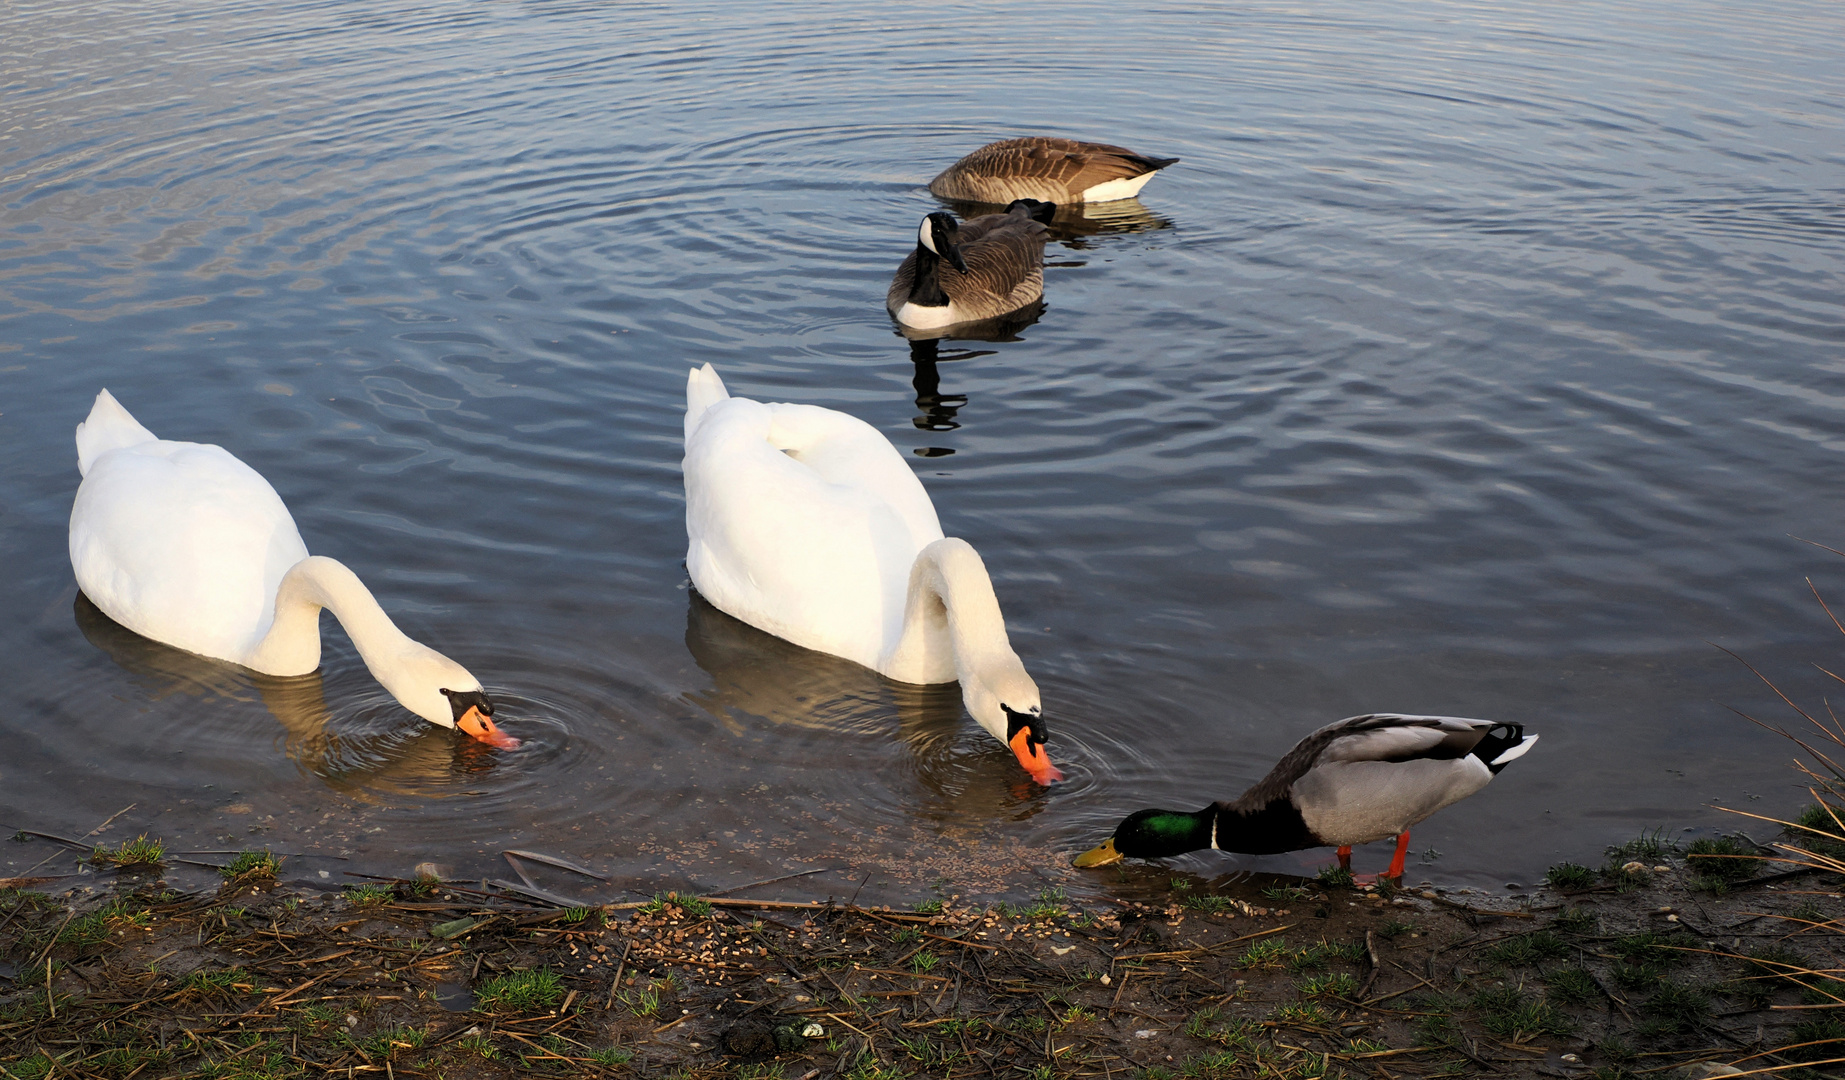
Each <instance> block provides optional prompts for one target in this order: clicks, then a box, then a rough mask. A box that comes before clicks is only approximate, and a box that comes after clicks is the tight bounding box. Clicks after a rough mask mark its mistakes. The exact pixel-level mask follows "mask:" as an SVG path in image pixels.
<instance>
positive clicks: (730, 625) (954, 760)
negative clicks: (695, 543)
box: [685, 589, 1047, 821]
mask: <svg viewBox="0 0 1845 1080" xmlns="http://www.w3.org/2000/svg"><path fill="white" fill-rule="evenodd" d="M686 592H687V594H688V596H689V598H690V604H689V605H688V609H687V611H686V628H685V644H686V648H687V649H688V650H689V651H690V652H691V654H692V659H693V660H694V661H696V662H697V664H698V666H699V667H700V668H701V669H703V670H704V672H705V673H706V674H707V675H709V676H711V682H712V687H711V689H709V690H703V691H697V692H693V693H689V694H687V695H686V697H687V699H688V700H690V701H692V702H693V703H694V704H696V705H698V706H699V707H701V708H703V709H704V710H705V711H706V712H708V713H710V714H711V715H712V716H714V717H716V718H717V719H718V720H719V721H720V722H721V723H723V724H724V726H725V727H726V728H728V729H729V730H730V731H731V732H732V733H733V734H737V735H741V734H743V733H744V732H745V731H746V730H747V721H746V720H745V719H744V718H746V717H755V718H760V719H762V720H766V721H768V722H770V723H771V724H774V725H776V726H777V727H781V728H784V729H792V730H790V731H789V736H790V738H789V740H788V743H787V744H786V750H787V752H788V753H789V754H790V755H791V756H790V758H789V762H790V764H792V765H795V766H796V767H798V768H802V769H813V770H819V769H824V768H825V767H826V763H825V762H822V761H815V760H813V754H814V752H815V748H816V747H820V748H822V750H821V752H825V751H824V748H825V747H829V746H834V745H837V744H838V743H839V742H840V741H841V740H844V739H850V740H855V741H856V740H865V741H871V740H880V741H881V740H887V739H888V738H889V737H890V736H889V717H890V715H891V713H892V712H895V713H896V715H897V737H898V739H899V740H900V741H901V742H902V743H903V746H904V750H905V752H906V757H907V759H908V760H907V766H908V770H909V771H910V772H911V773H913V774H914V776H915V778H916V780H917V782H918V783H919V784H920V785H921V787H922V788H923V790H924V792H925V793H926V796H927V800H928V804H933V806H931V805H928V804H925V805H923V806H921V807H916V808H914V810H915V812H916V813H918V814H920V815H922V816H923V817H925V818H930V817H933V818H936V819H938V820H965V819H966V818H968V817H970V816H971V817H974V818H976V819H977V820H983V821H984V820H991V818H993V817H994V816H996V815H1008V816H1011V817H1013V818H1015V819H1019V820H1023V819H1024V818H1028V817H1031V816H1032V815H1034V814H1036V813H1037V812H1038V810H1039V809H1041V808H1042V807H1043V806H1044V805H1045V803H1046V799H1045V794H1044V793H1045V791H1046V790H1047V789H1045V788H1044V787H1042V786H1040V785H1038V784H1036V783H1034V782H1032V781H1031V779H1030V778H1029V777H1026V776H1024V775H1023V774H1020V772H1019V769H1018V765H1017V762H1016V761H1014V759H1013V757H1012V755H1011V754H1010V753H1008V752H1007V751H1006V750H1005V749H1004V748H1002V747H1000V746H999V745H998V744H996V743H994V741H993V739H992V738H990V737H988V736H986V734H985V733H984V732H981V731H980V730H979V728H978V727H976V726H975V725H974V724H973V723H972V722H971V721H967V720H966V719H965V714H964V711H963V707H962V702H961V687H960V685H959V684H958V683H937V684H934V685H929V686H920V685H916V684H914V683H902V682H896V681H894V680H891V679H886V678H884V677H883V676H881V675H879V674H878V673H877V672H875V671H872V670H871V669H870V668H867V667H863V666H861V665H858V664H855V663H853V662H852V661H850V660H845V659H842V658H840V657H837V656H829V655H827V654H826V653H821V652H814V651H813V650H811V649H803V648H801V647H800V646H799V645H796V644H794V643H793V642H790V641H784V640H783V639H781V638H778V637H776V636H775V635H773V634H768V633H765V632H763V631H761V630H758V629H756V628H755V627H753V626H751V625H749V624H748V623H745V622H743V621H742V620H740V619H734V618H732V617H730V616H729V615H726V614H724V613H723V612H722V611H719V610H718V609H717V608H716V607H713V606H712V604H711V602H710V601H708V600H706V599H705V598H704V597H702V596H700V595H698V592H697V590H695V589H687V590H686ZM797 733H798V734H805V735H810V736H815V737H816V738H810V739H796V738H794V737H793V736H795V735H796V734H797ZM803 744H804V745H803ZM767 753H768V754H769V756H771V757H773V756H774V755H775V750H774V749H773V748H771V749H770V750H769V751H767ZM794 755H804V758H803V759H797V758H795V757H794ZM893 786H895V785H893Z"/></svg>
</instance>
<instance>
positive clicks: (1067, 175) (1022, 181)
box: [929, 135, 1179, 206]
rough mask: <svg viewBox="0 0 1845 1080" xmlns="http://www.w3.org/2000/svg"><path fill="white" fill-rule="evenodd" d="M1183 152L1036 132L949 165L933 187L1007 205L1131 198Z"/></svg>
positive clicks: (945, 195)
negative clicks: (1158, 153) (1166, 154)
mask: <svg viewBox="0 0 1845 1080" xmlns="http://www.w3.org/2000/svg"><path fill="white" fill-rule="evenodd" d="M1178 160H1179V159H1178V158H1161V157H1148V156H1146V155H1145V154H1136V153H1135V152H1134V151H1132V150H1129V149H1127V148H1125V147H1120V146H1110V145H1108V144H1107V143H1092V142H1080V141H1078V140H1076V139H1059V138H1054V137H1051V136H1046V135H1035V136H1030V137H1028V138H1023V139H1006V140H1004V141H1002V142H996V143H988V144H987V145H985V146H983V147H981V148H980V149H978V150H976V151H974V152H973V153H971V154H969V155H967V156H966V157H964V158H962V159H961V160H960V161H957V162H955V163H954V164H953V165H950V166H948V168H946V169H943V170H942V172H941V175H939V176H937V177H936V178H935V179H933V180H931V181H929V190H930V192H932V193H933V194H935V195H937V196H938V197H940V198H944V199H962V200H965V201H967V202H982V203H992V204H994V205H996V206H1003V205H1004V204H1006V203H1009V202H1011V201H1012V200H1014V199H1043V200H1044V201H1045V202H1052V203H1079V202H1109V201H1112V200H1114V199H1131V198H1133V197H1134V196H1135V195H1137V194H1139V193H1140V189H1141V188H1142V187H1144V186H1146V183H1147V181H1148V180H1151V179H1153V174H1154V173H1156V172H1158V171H1160V170H1161V169H1163V168H1165V167H1166V166H1168V165H1171V164H1174V163H1175V162H1177V161H1178Z"/></svg>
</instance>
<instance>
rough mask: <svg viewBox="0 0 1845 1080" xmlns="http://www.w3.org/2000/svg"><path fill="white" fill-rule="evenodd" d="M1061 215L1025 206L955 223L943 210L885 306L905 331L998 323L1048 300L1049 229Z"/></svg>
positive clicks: (921, 236)
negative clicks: (1046, 261)
mask: <svg viewBox="0 0 1845 1080" xmlns="http://www.w3.org/2000/svg"><path fill="white" fill-rule="evenodd" d="M1056 210H1057V208H1056V207H1055V206H1053V205H1051V204H1050V203H1044V202H1038V201H1037V200H1035V199H1019V200H1017V201H1015V202H1014V203H1013V204H1012V205H1011V206H1009V207H1007V208H1006V212H1005V213H1003V214H986V215H984V216H981V217H977V218H970V219H968V220H967V221H965V222H957V221H956V220H955V216H954V215H953V214H950V213H948V212H947V211H945V210H937V211H936V212H935V213H933V214H930V215H929V216H928V217H925V218H923V220H922V225H921V227H920V228H918V229H917V231H916V249H915V250H914V251H912V252H910V254H909V256H908V257H907V258H905V259H904V260H903V263H902V265H900V266H898V267H897V276H896V277H895V278H894V279H892V281H891V283H890V292H889V293H888V294H886V296H885V298H884V306H885V307H886V308H888V309H889V310H890V313H891V317H892V318H894V319H896V320H897V321H898V322H899V323H902V324H903V325H904V326H906V327H913V328H918V329H935V328H938V327H943V326H954V325H956V324H958V323H968V322H974V321H975V320H978V319H992V318H996V317H998V316H1001V315H1004V314H1006V313H1008V312H1012V311H1017V310H1018V309H1019V308H1022V307H1025V306H1026V305H1028V304H1031V303H1034V302H1035V301H1037V300H1038V299H1039V298H1040V297H1042V296H1043V295H1044V223H1045V222H1047V221H1049V220H1051V215H1052V214H1054V213H1055V212H1056Z"/></svg>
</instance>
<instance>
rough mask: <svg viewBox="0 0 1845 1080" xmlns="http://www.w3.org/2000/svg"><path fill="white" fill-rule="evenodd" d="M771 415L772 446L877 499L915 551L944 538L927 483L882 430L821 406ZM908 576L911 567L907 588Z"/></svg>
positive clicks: (773, 410)
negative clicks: (925, 484)
mask: <svg viewBox="0 0 1845 1080" xmlns="http://www.w3.org/2000/svg"><path fill="white" fill-rule="evenodd" d="M769 412H770V415H771V417H772V418H773V419H772V421H771V422H770V424H769V443H770V445H772V446H774V447H775V448H776V449H777V450H780V451H782V452H783V453H785V454H787V455H788V456H789V457H791V458H793V459H794V460H796V461H798V462H800V463H801V464H803V465H805V466H807V467H808V468H810V469H812V470H813V471H814V472H815V473H816V474H818V475H819V477H820V479H822V480H824V481H826V482H827V483H829V484H833V485H835V486H837V487H841V488H846V489H849V490H853V491H860V492H864V493H865V494H867V495H870V496H873V497H874V498H876V499H877V501H878V502H880V503H882V504H883V505H884V506H886V507H888V508H889V509H890V511H891V513H893V514H896V515H897V518H898V519H899V520H900V521H902V522H903V528H904V531H905V532H906V534H907V535H908V543H909V544H913V545H914V546H915V550H916V551H921V550H922V549H923V548H924V547H925V546H926V545H928V544H932V543H934V542H935V541H937V540H940V539H941V538H942V523H941V521H940V519H938V518H937V517H936V516H935V504H934V503H933V502H930V501H929V493H928V492H927V491H924V490H923V486H922V481H920V480H918V479H916V473H915V472H914V471H913V470H911V468H910V466H909V463H908V462H906V461H904V460H903V456H902V455H901V454H899V453H898V452H897V448H896V447H894V446H892V445H891V443H890V440H889V439H887V438H885V437H884V435H883V433H882V432H880V431H878V429H877V428H874V427H872V426H871V425H870V424H867V423H865V422H864V421H863V420H860V419H859V418H858V417H856V416H849V415H847V414H845V413H842V412H835V411H833V410H832V409H823V408H820V407H819V406H818V405H786V404H773V405H770V406H769ZM911 558H912V560H914V554H912V556H911ZM909 574H910V568H909V567H908V566H907V565H906V566H905V567H904V568H903V577H904V582H905V584H906V586H907V584H908V581H909Z"/></svg>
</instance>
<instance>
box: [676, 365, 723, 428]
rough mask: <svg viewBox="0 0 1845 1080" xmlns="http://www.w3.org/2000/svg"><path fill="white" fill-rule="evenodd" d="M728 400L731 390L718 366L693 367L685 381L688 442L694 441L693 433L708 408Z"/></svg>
mask: <svg viewBox="0 0 1845 1080" xmlns="http://www.w3.org/2000/svg"><path fill="white" fill-rule="evenodd" d="M728 400H730V391H728V390H726V389H724V380H723V379H720V378H718V373H717V369H716V368H714V367H712V366H711V365H710V364H706V365H705V366H704V367H695V368H693V369H692V373H691V374H690V375H688V376H686V381H685V440H686V442H688V443H689V442H691V441H692V433H693V432H694V431H697V430H698V423H699V421H700V420H703V419H704V417H705V412H706V410H708V409H710V408H711V407H712V406H713V405H718V404H721V403H723V402H725V401H728Z"/></svg>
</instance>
